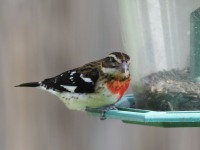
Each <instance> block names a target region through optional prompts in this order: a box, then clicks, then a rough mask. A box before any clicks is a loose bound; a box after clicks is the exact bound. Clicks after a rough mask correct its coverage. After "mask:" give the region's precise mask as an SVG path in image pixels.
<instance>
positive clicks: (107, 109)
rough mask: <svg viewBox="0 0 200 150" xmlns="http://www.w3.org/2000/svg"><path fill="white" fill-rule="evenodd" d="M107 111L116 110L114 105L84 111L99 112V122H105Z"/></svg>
mask: <svg viewBox="0 0 200 150" xmlns="http://www.w3.org/2000/svg"><path fill="white" fill-rule="evenodd" d="M109 110H117V107H116V106H115V105H109V106H104V107H98V108H89V107H87V108H86V111H88V112H99V113H101V114H100V120H105V119H106V112H108V111H109Z"/></svg>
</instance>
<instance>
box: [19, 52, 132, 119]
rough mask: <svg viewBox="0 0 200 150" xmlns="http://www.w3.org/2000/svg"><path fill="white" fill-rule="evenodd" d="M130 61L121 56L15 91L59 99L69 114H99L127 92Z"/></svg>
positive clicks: (116, 55) (108, 58) (116, 53)
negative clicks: (25, 90)
mask: <svg viewBox="0 0 200 150" xmlns="http://www.w3.org/2000/svg"><path fill="white" fill-rule="evenodd" d="M129 65H130V57H129V56H128V55H127V54H124V53H121V52H113V53H110V54H109V55H108V56H107V57H106V58H103V59H101V60H97V61H94V62H90V63H88V64H85V65H84V66H82V67H79V68H75V69H72V70H69V71H66V72H64V73H62V74H60V75H58V76H55V77H53V78H49V79H45V80H43V81H41V82H30V83H24V84H20V85H18V86H17V87H37V88H40V89H43V90H45V91H48V92H50V93H52V94H54V95H56V96H58V97H59V98H60V100H61V101H62V102H64V104H65V105H66V106H67V107H68V108H69V109H73V110H81V111H85V110H93V109H97V110H102V114H101V119H105V111H106V110H108V108H112V107H111V106H113V104H114V103H116V102H117V101H118V100H119V99H120V98H121V97H122V96H123V94H124V93H125V91H126V90H127V89H128V86H129V83H130V73H129Z"/></svg>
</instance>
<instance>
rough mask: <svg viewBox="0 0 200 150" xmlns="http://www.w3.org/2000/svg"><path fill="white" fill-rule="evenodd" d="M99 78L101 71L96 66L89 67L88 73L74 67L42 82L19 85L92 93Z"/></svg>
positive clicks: (58, 90) (57, 90)
mask: <svg viewBox="0 0 200 150" xmlns="http://www.w3.org/2000/svg"><path fill="white" fill-rule="evenodd" d="M98 78H99V72H98V71H97V69H95V68H93V69H92V68H91V69H89V71H86V73H84V72H83V73H81V72H80V71H79V69H72V70H69V71H66V72H64V73H62V74H60V75H58V76H56V77H53V78H48V79H45V80H44V81H41V82H31V83H24V84H20V85H18V86H17V87H20V86H21V87H44V88H45V89H47V90H49V89H51V90H53V91H56V92H73V93H92V92H94V90H95V85H96V82H97V80H98Z"/></svg>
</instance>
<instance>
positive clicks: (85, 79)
mask: <svg viewBox="0 0 200 150" xmlns="http://www.w3.org/2000/svg"><path fill="white" fill-rule="evenodd" d="M80 77H81V78H82V79H83V81H85V82H93V81H92V80H91V79H90V78H86V77H83V75H82V74H81V75H80Z"/></svg>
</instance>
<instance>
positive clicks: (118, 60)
mask: <svg viewBox="0 0 200 150" xmlns="http://www.w3.org/2000/svg"><path fill="white" fill-rule="evenodd" d="M109 57H113V58H114V59H115V60H116V61H117V62H118V63H122V61H121V59H119V58H117V57H116V56H115V55H113V54H110V55H109Z"/></svg>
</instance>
